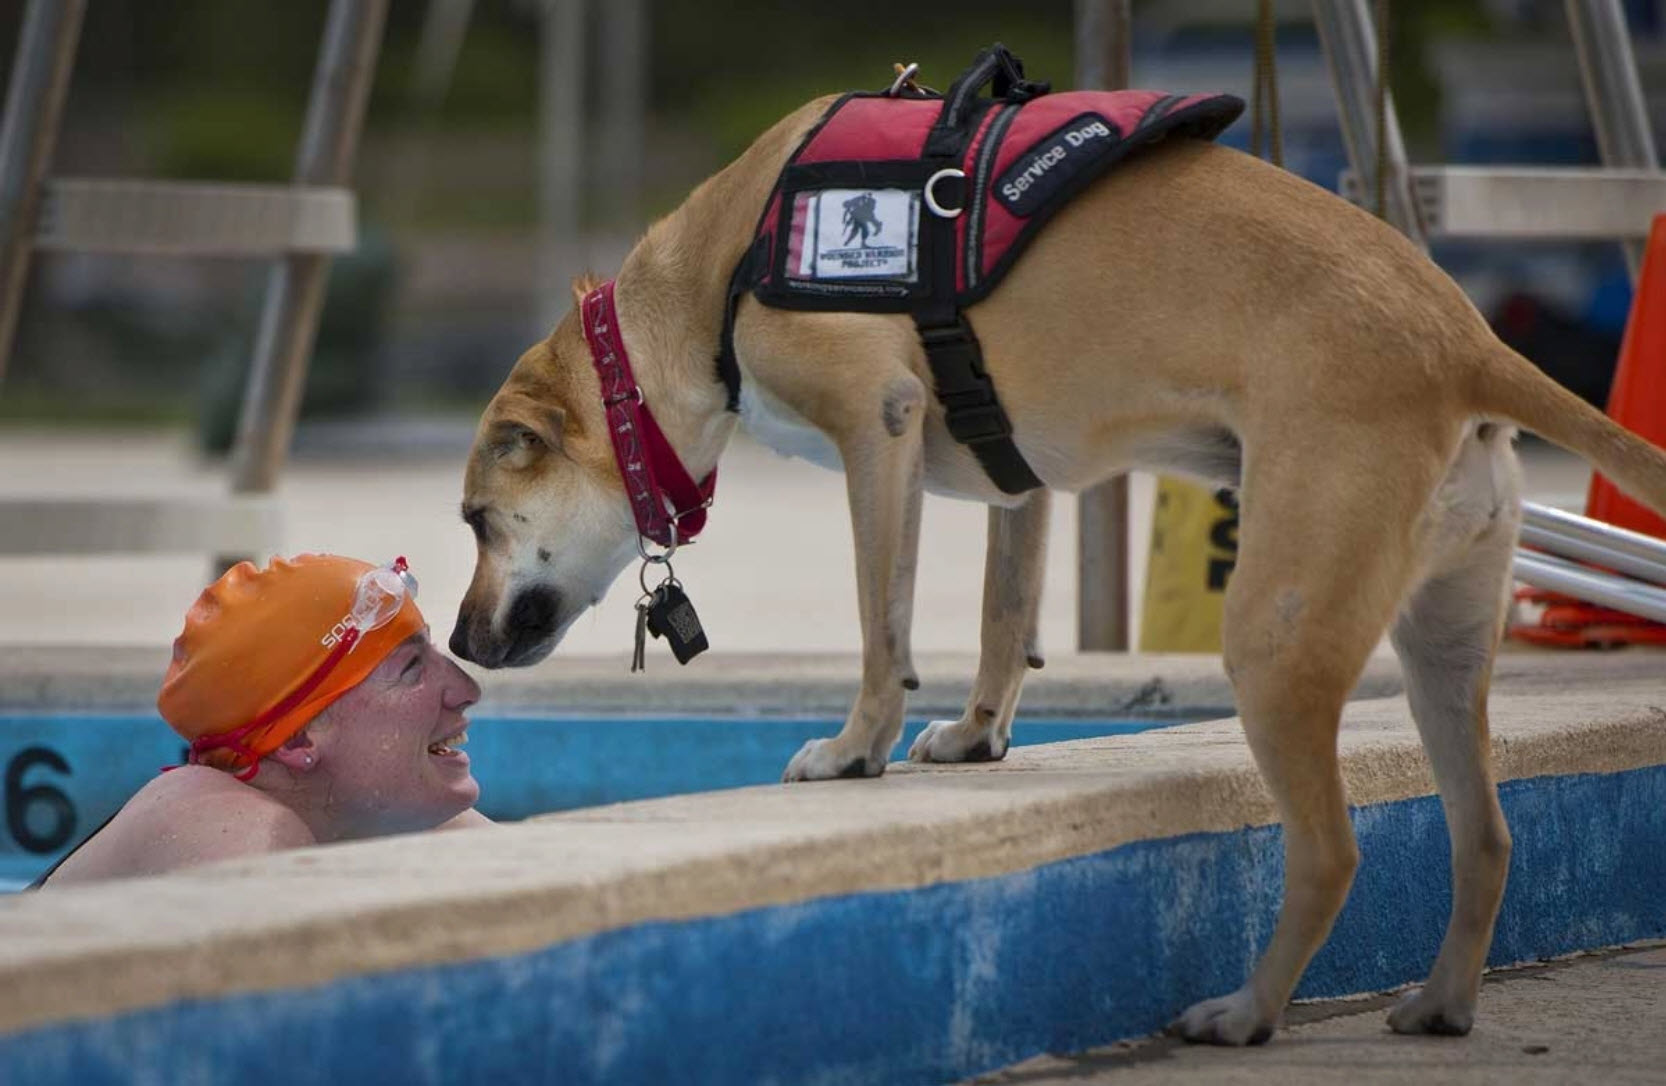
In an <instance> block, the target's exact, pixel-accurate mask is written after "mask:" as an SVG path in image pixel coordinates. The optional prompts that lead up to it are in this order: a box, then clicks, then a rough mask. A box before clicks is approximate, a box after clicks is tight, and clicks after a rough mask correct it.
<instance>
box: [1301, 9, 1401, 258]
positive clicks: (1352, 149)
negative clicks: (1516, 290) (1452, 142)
mask: <svg viewBox="0 0 1666 1086" xmlns="http://www.w3.org/2000/svg"><path fill="white" fill-rule="evenodd" d="M1313 21H1314V23H1315V25H1317V26H1318V28H1319V43H1320V45H1321V46H1322V47H1323V48H1324V51H1325V59H1326V60H1327V62H1328V63H1329V65H1330V74H1331V82H1333V83H1334V84H1336V105H1337V112H1338V113H1339V114H1340V115H1341V118H1342V137H1343V142H1345V143H1346V144H1347V146H1348V162H1349V164H1350V165H1351V166H1352V167H1353V170H1354V176H1355V177H1357V178H1358V179H1359V183H1360V184H1361V185H1362V186H1364V187H1366V189H1367V191H1368V190H1369V186H1370V184H1371V179H1372V178H1374V177H1376V176H1377V97H1376V95H1377V32H1376V30H1375V28H1373V26H1372V25H1371V10H1370V7H1369V6H1368V3H1367V0H1313ZM1386 98H1387V102H1386V105H1385V116H1384V124H1383V142H1384V143H1385V144H1386V145H1387V148H1386V150H1387V163H1386V169H1387V173H1388V177H1387V183H1386V185H1385V192H1384V203H1385V204H1386V207H1385V208H1384V213H1385V215H1386V217H1387V219H1388V221H1389V222H1390V223H1392V224H1394V226H1395V228H1396V229H1398V230H1399V231H1400V232H1401V233H1403V234H1405V235H1406V236H1407V237H1409V238H1411V240H1412V241H1414V242H1416V243H1417V244H1418V245H1420V246H1422V247H1423V248H1424V249H1427V248H1428V247H1429V242H1428V238H1427V236H1426V235H1425V232H1424V229H1423V220H1422V217H1421V216H1420V215H1419V214H1418V213H1417V204H1416V201H1415V199H1414V198H1413V194H1412V185H1411V171H1410V169H1409V168H1408V167H1407V165H1406V147H1405V144H1404V143H1402V142H1401V140H1400V120H1399V117H1398V116H1397V115H1396V113H1395V111H1394V98H1393V96H1392V95H1386Z"/></svg>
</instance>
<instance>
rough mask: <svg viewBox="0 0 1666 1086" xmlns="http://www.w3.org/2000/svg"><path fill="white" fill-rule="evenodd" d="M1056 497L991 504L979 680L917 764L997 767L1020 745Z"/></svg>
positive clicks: (930, 730) (931, 736)
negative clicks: (1023, 694)
mask: <svg viewBox="0 0 1666 1086" xmlns="http://www.w3.org/2000/svg"><path fill="white" fill-rule="evenodd" d="M1051 512H1052V498H1051V495H1050V494H1049V492H1048V491H1046V490H1034V491H1031V492H1030V494H1029V496H1028V497H1027V498H1026V499H1025V501H1024V503H1023V504H1022V505H1020V506H1018V507H1017V508H1013V509H1004V508H1000V507H998V506H990V507H989V548H988V551H987V553H986V555H985V558H984V572H983V645H982V651H981V652H980V654H979V656H978V677H977V680H976V682H975V683H974V684H973V686H972V696H971V698H970V700H968V701H967V703H966V712H965V713H964V714H962V715H961V718H960V719H959V720H955V721H949V720H934V721H932V722H931V723H930V724H929V725H927V727H926V730H925V731H923V732H921V733H920V735H919V738H917V739H915V740H914V744H913V746H912V747H910V748H909V751H908V756H909V758H911V759H913V760H914V761H916V762H989V761H995V760H997V759H1000V758H1003V757H1005V756H1006V753H1007V746H1008V745H1009V744H1010V743H1011V741H1012V717H1013V714H1014V713H1015V712H1016V711H1017V709H1018V691H1019V688H1020V687H1021V686H1022V685H1023V682H1024V671H1025V669H1026V668H1027V667H1028V666H1029V662H1030V660H1031V659H1032V658H1034V656H1035V644H1034V642H1035V628H1036V615H1037V613H1038V612H1039V611H1040V609H1041V581H1042V574H1043V572H1044V570H1045V567H1046V562H1047V522H1048V518H1049V515H1050V514H1051Z"/></svg>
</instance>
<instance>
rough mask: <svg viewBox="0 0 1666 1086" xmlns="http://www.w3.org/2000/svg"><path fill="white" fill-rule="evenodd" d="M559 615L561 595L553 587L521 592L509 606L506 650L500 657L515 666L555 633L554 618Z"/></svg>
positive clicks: (540, 587)
mask: <svg viewBox="0 0 1666 1086" xmlns="http://www.w3.org/2000/svg"><path fill="white" fill-rule="evenodd" d="M560 612H561V595H560V593H558V592H556V590H555V589H553V588H548V587H544V586H539V587H537V588H528V589H524V590H522V591H521V592H520V593H518V594H517V595H516V596H515V600H514V602H513V603H511V604H510V605H509V618H508V622H507V626H508V629H507V630H505V631H504V632H505V633H507V634H508V635H509V651H508V652H507V653H505V654H504V656H505V659H506V660H507V661H508V662H510V663H518V662H520V661H521V660H524V659H526V657H528V656H529V655H531V654H532V653H533V652H535V651H536V650H537V649H538V648H539V647H541V646H542V645H543V644H544V643H545V642H546V641H548V640H549V639H550V637H551V636H552V635H553V634H554V633H555V626H556V616H557V615H559V614H560Z"/></svg>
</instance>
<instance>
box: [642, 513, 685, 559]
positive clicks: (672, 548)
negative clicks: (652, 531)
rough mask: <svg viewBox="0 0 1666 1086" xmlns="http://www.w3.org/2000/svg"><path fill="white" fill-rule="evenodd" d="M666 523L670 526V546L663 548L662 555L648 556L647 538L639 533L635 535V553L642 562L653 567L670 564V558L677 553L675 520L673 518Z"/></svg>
mask: <svg viewBox="0 0 1666 1086" xmlns="http://www.w3.org/2000/svg"><path fill="white" fill-rule="evenodd" d="M666 523H667V524H669V525H670V526H671V545H670V546H669V547H667V548H665V553H664V554H649V553H648V548H647V546H646V541H647V537H646V536H644V535H643V534H642V533H641V532H638V533H636V553H637V554H640V555H641V556H642V560H643V561H644V562H651V563H653V564H655V565H658V564H660V563H665V564H670V562H671V556H672V555H673V554H676V553H677V520H676V518H675V517H673V518H671V519H670V520H668V521H666Z"/></svg>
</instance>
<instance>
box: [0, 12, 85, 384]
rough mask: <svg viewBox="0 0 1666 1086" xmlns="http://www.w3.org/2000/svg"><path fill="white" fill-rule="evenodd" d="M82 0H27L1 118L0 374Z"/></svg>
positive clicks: (7, 355)
mask: <svg viewBox="0 0 1666 1086" xmlns="http://www.w3.org/2000/svg"><path fill="white" fill-rule="evenodd" d="M86 10H87V4H86V0H30V3H29V10H28V12H27V13H26V14H25V15H24V17H23V28H22V30H20V31H19V32H18V35H17V57H16V59H15V60H14V61H13V62H12V78H11V86H10V87H9V88H7V91H6V119H5V122H4V124H3V126H0V379H3V378H4V377H5V375H6V361H7V359H9V358H10V357H11V350H12V337H13V336H15V335H16V334H17V317H18V312H19V311H20V310H21V309H22V308H23V287H24V284H25V283H27V282H28V280H29V257H30V254H31V251H32V249H33V248H34V240H35V215H36V213H37V212H38V211H39V209H40V193H41V185H42V184H44V183H45V181H46V173H47V170H49V169H50V168H51V165H52V149H53V146H54V145H55V144H56V143H57V141H58V124H59V121H60V120H61V118H62V117H63V112H64V99H66V98H67V97H69V81H70V73H71V72H72V71H74V69H75V46H76V43H77V42H78V41H79V40H80V38H81V16H82V15H83V14H84V13H85V12H86Z"/></svg>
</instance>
